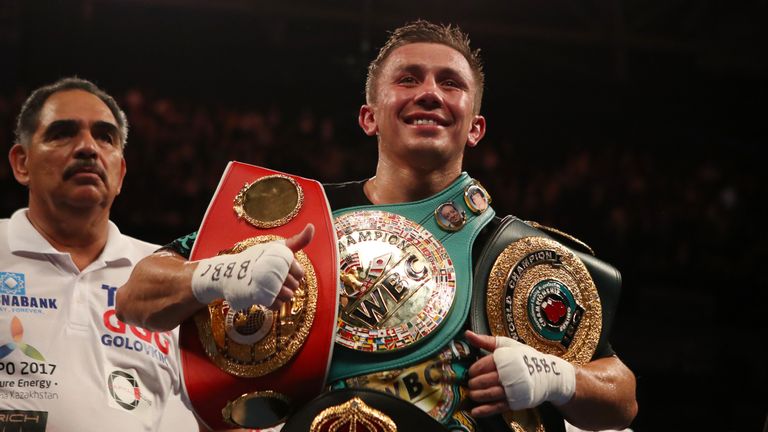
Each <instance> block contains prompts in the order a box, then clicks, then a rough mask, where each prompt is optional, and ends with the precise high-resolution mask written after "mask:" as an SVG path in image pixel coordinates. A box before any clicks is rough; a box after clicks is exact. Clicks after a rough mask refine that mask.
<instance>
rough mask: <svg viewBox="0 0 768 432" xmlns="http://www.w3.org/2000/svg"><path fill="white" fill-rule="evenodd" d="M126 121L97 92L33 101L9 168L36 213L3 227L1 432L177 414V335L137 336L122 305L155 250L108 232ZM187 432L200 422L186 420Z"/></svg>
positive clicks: (123, 426)
mask: <svg viewBox="0 0 768 432" xmlns="http://www.w3.org/2000/svg"><path fill="white" fill-rule="evenodd" d="M127 134H128V124H127V121H126V118H125V114H123V112H122V111H121V110H120V108H119V107H118V105H117V103H115V101H114V99H113V98H112V97H111V96H109V95H108V94H106V93H105V92H104V91H102V90H101V89H99V88H98V87H96V86H95V85H94V84H93V83H91V82H89V81H86V80H83V79H78V78H66V79H62V80H59V81H57V82H55V83H53V84H51V85H47V86H44V87H41V88H39V89H37V90H35V91H34V92H33V93H32V94H31V95H30V96H29V98H28V99H27V100H26V102H25V103H24V105H23V107H22V109H21V113H20V114H19V117H18V124H17V128H16V143H15V144H14V145H13V147H12V148H11V150H10V153H9V160H10V163H11V167H12V169H13V173H14V176H15V177H16V180H17V181H18V182H19V183H21V184H22V185H24V186H26V187H27V188H28V190H29V206H28V208H23V209H20V210H18V211H16V212H15V213H14V214H13V215H12V216H11V218H10V219H2V220H0V293H1V294H2V304H1V305H0V312H2V313H0V383H2V385H0V429H2V430H31V431H43V430H61V431H65V430H68V431H75V430H77V431H102V430H105V429H109V430H113V431H126V432H128V431H139V430H144V431H153V430H157V429H158V427H159V424H160V422H161V418H162V416H163V415H164V414H166V412H168V413H170V412H171V411H173V410H167V407H168V405H167V403H168V402H169V400H171V401H172V403H173V404H175V405H174V407H175V408H174V409H176V408H178V407H179V405H178V404H179V402H178V401H179V396H178V394H179V390H180V378H179V377H180V374H179V366H178V361H177V357H178V353H177V349H178V348H177V335H176V334H175V333H174V332H172V331H166V332H152V331H148V330H145V329H143V328H140V327H136V326H129V325H126V324H125V323H123V322H121V321H119V320H118V319H117V318H116V316H115V293H116V291H117V288H118V287H119V286H120V285H122V284H123V283H124V282H125V280H126V279H127V278H128V275H129V274H130V272H131V269H132V268H133V265H134V264H135V263H136V262H138V261H139V260H140V259H141V258H143V257H144V256H146V255H148V254H150V253H151V252H153V251H154V250H156V249H157V246H155V245H152V244H149V243H145V242H142V241H139V240H136V239H134V238H131V237H128V236H126V235H123V234H121V233H120V231H119V230H118V228H117V226H115V224H113V223H112V222H110V220H109V213H110V208H111V206H112V202H113V201H114V199H115V197H116V196H117V195H118V194H119V193H120V189H121V187H122V185H123V178H124V177H125V173H126V166H125V159H124V158H123V150H124V148H125V144H126V139H127ZM181 409H182V414H181V417H175V418H176V419H177V420H178V421H180V422H182V423H177V424H176V425H175V426H174V427H175V428H176V429H175V430H179V429H178V428H179V427H182V428H183V427H189V426H192V427H193V428H196V422H195V421H194V418H193V417H192V415H191V413H190V412H189V411H188V410H187V411H186V413H184V412H183V408H181Z"/></svg>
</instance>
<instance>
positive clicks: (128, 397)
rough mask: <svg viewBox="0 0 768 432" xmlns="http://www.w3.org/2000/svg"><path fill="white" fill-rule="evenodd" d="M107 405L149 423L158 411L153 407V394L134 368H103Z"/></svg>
mask: <svg viewBox="0 0 768 432" xmlns="http://www.w3.org/2000/svg"><path fill="white" fill-rule="evenodd" d="M104 377H105V378H106V379H105V382H104V383H105V384H106V385H105V390H106V397H107V405H109V406H110V407H111V408H114V409H116V410H118V411H122V412H124V413H129V414H130V415H132V416H135V417H138V418H139V419H141V421H142V422H144V423H147V424H149V423H151V422H152V420H153V418H155V416H156V415H158V413H157V412H156V409H157V407H154V406H153V405H154V403H155V395H154V394H153V393H151V392H150V391H149V389H148V388H147V386H146V384H145V383H144V382H142V380H141V378H140V375H139V373H138V371H136V370H134V369H128V370H126V369H115V368H114V366H108V368H106V369H104Z"/></svg>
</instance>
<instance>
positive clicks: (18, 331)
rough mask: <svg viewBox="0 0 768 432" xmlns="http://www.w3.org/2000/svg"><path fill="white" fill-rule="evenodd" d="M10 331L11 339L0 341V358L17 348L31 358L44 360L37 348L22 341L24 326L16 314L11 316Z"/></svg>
mask: <svg viewBox="0 0 768 432" xmlns="http://www.w3.org/2000/svg"><path fill="white" fill-rule="evenodd" d="M10 333H11V339H12V341H10V342H6V343H0V359H2V358H5V357H6V356H8V355H9V354H10V353H12V352H14V351H15V350H17V349H18V350H19V351H21V352H22V353H24V355H25V356H27V357H29V358H31V359H35V360H40V361H42V362H44V361H45V357H43V355H42V354H40V351H38V350H37V348H35V347H33V346H32V345H30V344H28V343H25V342H24V341H22V338H23V337H24V326H23V325H22V324H21V320H20V319H19V317H17V316H14V317H13V318H11V328H10Z"/></svg>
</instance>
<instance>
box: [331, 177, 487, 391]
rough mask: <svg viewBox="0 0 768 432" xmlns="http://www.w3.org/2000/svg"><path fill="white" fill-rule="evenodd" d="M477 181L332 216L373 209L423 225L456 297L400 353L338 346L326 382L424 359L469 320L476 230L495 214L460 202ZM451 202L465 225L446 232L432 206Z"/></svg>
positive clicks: (468, 179)
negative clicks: (437, 245)
mask: <svg viewBox="0 0 768 432" xmlns="http://www.w3.org/2000/svg"><path fill="white" fill-rule="evenodd" d="M474 182H475V181H474V180H473V179H472V178H471V177H470V176H469V175H468V174H467V173H462V174H461V175H460V176H459V178H458V179H457V180H456V181H454V182H453V183H452V184H451V185H450V186H449V187H448V188H446V189H445V190H443V191H442V192H439V193H438V194H436V195H433V196H431V197H429V198H426V199H423V200H420V201H414V202H409V203H402V204H389V205H367V206H358V207H350V208H345V209H340V210H337V211H335V212H333V216H334V218H337V217H339V216H341V215H343V214H346V213H349V212H354V211H361V210H377V211H385V212H391V213H396V214H398V215H400V216H404V217H406V218H408V219H410V220H411V221H414V222H416V223H418V224H420V225H421V226H423V227H424V228H426V229H427V230H428V231H429V232H430V233H432V235H434V236H435V238H436V239H437V240H439V241H440V242H441V243H442V244H443V246H444V247H445V249H446V250H447V252H448V255H449V256H450V258H451V261H452V262H453V266H454V269H455V272H456V295H455V298H454V301H453V305H452V306H451V310H450V312H449V313H448V316H447V317H446V319H445V320H444V321H443V322H442V323H441V324H440V326H439V327H438V328H437V329H435V330H434V331H433V332H432V334H430V335H429V336H428V337H426V338H425V339H424V340H421V341H418V342H417V343H415V344H413V345H412V346H410V347H407V348H404V349H402V350H398V351H392V352H385V353H368V352H359V351H355V350H352V349H349V348H346V347H342V346H340V345H339V344H336V345H335V347H334V351H333V358H332V361H331V368H330V372H329V374H328V382H329V383H332V382H333V381H336V380H339V379H344V378H348V377H352V376H357V375H363V374H369V373H374V372H378V371H384V370H391V369H397V368H401V367H404V366H407V365H410V364H414V363H418V362H420V361H423V360H425V359H427V358H429V357H432V356H433V355H435V354H437V353H438V352H439V351H440V348H442V347H443V346H445V345H446V344H447V343H448V342H449V341H450V340H451V339H453V338H454V337H455V336H456V335H457V334H458V333H459V332H460V331H461V329H462V326H463V324H464V322H465V320H466V318H467V315H468V313H469V307H470V300H471V293H472V245H473V243H474V241H475V238H476V237H477V235H478V234H479V233H480V230H482V228H483V227H484V226H485V225H486V224H487V223H488V222H490V221H491V219H493V216H494V215H495V212H494V211H493V209H492V208H491V207H488V208H487V209H486V210H485V211H484V212H482V213H480V214H474V213H473V212H472V211H471V209H470V208H469V206H468V205H467V203H466V202H465V200H464V190H465V188H466V187H468V186H470V185H472V184H473V183H474ZM447 202H453V203H454V205H455V206H456V208H458V209H460V210H463V211H464V212H465V214H466V218H467V219H466V223H465V224H464V226H463V227H462V228H461V229H460V230H458V231H453V232H450V231H445V230H443V229H442V228H441V227H440V226H439V225H438V223H437V221H436V218H435V210H436V209H437V208H438V207H439V206H440V205H441V204H444V203H447Z"/></svg>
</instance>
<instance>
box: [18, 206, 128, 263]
mask: <svg viewBox="0 0 768 432" xmlns="http://www.w3.org/2000/svg"><path fill="white" fill-rule="evenodd" d="M28 211H29V209H28V208H23V209H19V210H17V211H16V212H14V213H13V215H12V216H11V219H10V220H9V221H8V247H9V248H10V250H11V252H26V253H32V254H41V255H66V256H68V255H69V254H68V253H66V252H61V251H59V250H57V249H56V248H54V247H53V246H51V244H50V243H48V240H46V239H45V237H43V236H42V234H40V232H38V231H37V229H35V227H34V226H33V225H32V222H30V221H29V218H28V217H27V212H28ZM107 229H108V233H107V244H106V245H105V246H104V250H103V251H102V252H101V255H99V257H98V258H96V260H95V261H94V262H93V263H91V265H90V266H89V267H91V266H93V265H94V264H96V263H98V262H103V263H104V264H106V265H109V264H112V263H115V264H118V263H119V262H120V261H125V264H128V265H130V264H132V261H131V259H130V256H129V254H128V252H129V250H130V245H129V244H127V242H126V241H125V239H124V238H123V235H122V234H120V230H119V229H118V228H117V225H115V224H114V223H112V221H108V228H107ZM120 264H122V263H120Z"/></svg>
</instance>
